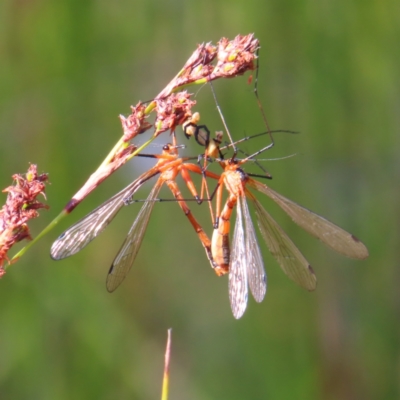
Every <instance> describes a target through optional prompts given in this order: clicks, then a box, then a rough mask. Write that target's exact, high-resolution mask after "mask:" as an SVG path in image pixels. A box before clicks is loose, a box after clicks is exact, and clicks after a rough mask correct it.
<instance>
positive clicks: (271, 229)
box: [249, 193, 317, 290]
mask: <svg viewBox="0 0 400 400" xmlns="http://www.w3.org/2000/svg"><path fill="white" fill-rule="evenodd" d="M249 197H250V198H251V199H252V200H253V203H254V207H255V211H256V215H257V219H258V226H259V228H260V231H261V234H262V236H263V238H264V240H265V243H266V244H267V246H268V248H269V251H270V252H271V254H272V255H273V256H274V257H275V258H276V260H277V261H278V263H279V265H280V266H281V268H282V270H283V272H284V273H285V274H286V275H287V276H288V277H289V278H290V279H292V280H293V281H295V282H296V283H297V284H299V285H300V286H302V287H304V288H305V289H307V290H314V289H315V287H316V284H317V278H316V276H315V274H314V271H313V270H312V268H311V266H310V265H309V263H308V261H307V260H306V259H305V258H304V256H303V255H302V254H301V252H300V250H299V249H298V248H297V247H296V245H295V244H294V243H293V242H292V241H291V240H290V238H289V237H288V236H287V235H286V233H285V232H284V231H283V229H282V228H281V227H280V226H279V225H278V223H277V222H276V221H275V220H274V219H273V218H272V217H271V215H270V214H269V213H268V212H267V211H266V210H265V209H264V208H263V206H262V205H261V204H260V202H259V201H257V199H255V198H254V196H252V195H251V193H250V194H249Z"/></svg>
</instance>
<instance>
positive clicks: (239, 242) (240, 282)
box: [229, 201, 248, 319]
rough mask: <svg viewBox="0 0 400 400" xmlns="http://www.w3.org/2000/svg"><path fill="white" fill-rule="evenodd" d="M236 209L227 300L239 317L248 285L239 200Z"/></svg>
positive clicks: (243, 307)
mask: <svg viewBox="0 0 400 400" xmlns="http://www.w3.org/2000/svg"><path fill="white" fill-rule="evenodd" d="M236 209H237V215H236V224H235V231H234V233H233V242H232V252H231V261H230V265H229V301H230V303H231V308H232V313H233V316H234V317H235V318H237V319H239V318H240V317H241V316H242V315H243V313H244V312H245V310H246V306H247V297H248V287H247V271H246V246H245V241H244V230H243V218H242V208H241V204H240V201H238V202H237V207H236Z"/></svg>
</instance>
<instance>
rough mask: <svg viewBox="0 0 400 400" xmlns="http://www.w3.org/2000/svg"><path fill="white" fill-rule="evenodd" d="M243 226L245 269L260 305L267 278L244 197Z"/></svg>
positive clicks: (265, 290)
mask: <svg viewBox="0 0 400 400" xmlns="http://www.w3.org/2000/svg"><path fill="white" fill-rule="evenodd" d="M239 201H240V202H241V205H242V211H243V219H244V226H245V243H246V258H245V260H246V267H247V276H248V281H249V286H250V290H251V293H252V294H253V297H254V299H255V301H257V302H258V303H260V302H261V301H262V300H263V299H264V296H265V293H266V292H267V276H266V274H265V270H264V262H263V259H262V256H261V252H260V247H259V246H258V242H257V237H256V233H255V231H254V225H253V222H252V220H251V216H250V212H249V208H248V206H247V201H246V197H245V196H240V197H239Z"/></svg>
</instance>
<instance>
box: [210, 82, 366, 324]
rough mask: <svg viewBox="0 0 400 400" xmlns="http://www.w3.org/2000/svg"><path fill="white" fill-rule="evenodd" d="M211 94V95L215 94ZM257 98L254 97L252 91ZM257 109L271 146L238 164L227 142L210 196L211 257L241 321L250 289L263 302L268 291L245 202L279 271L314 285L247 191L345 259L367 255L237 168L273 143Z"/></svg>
mask: <svg viewBox="0 0 400 400" xmlns="http://www.w3.org/2000/svg"><path fill="white" fill-rule="evenodd" d="M211 86H212V85H211ZM213 94H214V97H215V93H214V90H213ZM256 96H257V99H258V95H257V93H256ZM215 100H216V99H215ZM216 104H217V109H218V111H219V113H220V116H221V118H222V121H223V123H224V126H225V129H226V130H227V131H228V128H227V126H226V123H225V120H224V117H223V115H222V112H221V110H220V108H219V105H218V103H216ZM259 106H260V109H261V111H262V114H263V118H264V120H265V123H266V125H267V129H268V132H267V133H268V134H269V136H270V138H271V143H270V144H269V145H267V146H265V147H264V148H262V149H261V150H259V151H257V152H256V153H254V154H252V155H250V156H248V157H246V158H244V159H242V160H238V159H237V158H236V154H237V149H236V144H237V143H231V146H233V147H234V154H233V156H232V158H230V159H228V160H219V163H220V165H221V167H222V168H223V172H222V174H221V176H220V179H219V181H218V186H217V188H216V192H214V194H215V195H216V212H215V226H214V232H213V235H212V239H211V253H212V257H213V260H214V263H215V264H217V265H218V266H219V267H220V269H219V270H220V271H229V300H230V305H231V309H232V312H233V315H234V317H235V318H240V317H241V316H242V315H243V313H244V312H245V310H246V306H247V299H248V289H249V288H250V291H251V293H252V295H253V297H254V299H255V300H256V301H257V302H261V301H262V300H263V298H264V296H265V293H266V291H267V277H266V273H265V269H264V263H263V259H262V256H261V252H260V249H259V245H258V242H257V237H256V233H255V229H254V225H253V222H252V219H251V216H250V211H249V208H248V205H247V199H249V200H250V201H251V202H252V203H253V205H254V209H255V214H256V217H257V224H258V226H259V229H260V232H261V235H262V237H263V239H264V241H265V243H266V244H267V246H268V248H269V250H270V252H271V254H272V255H273V256H274V257H275V259H276V260H277V261H278V263H279V265H280V266H281V268H282V270H283V271H284V273H285V274H286V275H287V276H288V277H289V278H290V279H292V280H293V281H295V282H296V283H297V284H299V285H300V286H302V287H304V288H305V289H307V290H310V291H311V290H314V289H315V288H316V282H317V279H316V276H315V274H314V271H313V269H312V268H311V266H310V264H309V263H308V261H307V260H306V259H305V257H304V256H303V255H302V253H301V252H300V250H299V249H298V248H297V247H296V245H295V244H294V243H293V242H292V240H291V239H290V238H289V237H288V236H287V235H286V233H285V232H284V231H283V229H282V228H281V227H280V226H279V225H278V223H277V222H276V221H275V220H274V219H273V218H272V216H271V215H270V214H269V213H268V212H267V211H266V210H265V208H264V207H263V206H262V205H261V203H260V202H259V201H258V200H257V199H256V197H255V196H254V194H253V193H252V192H251V191H250V190H249V188H252V189H255V190H257V191H259V192H261V193H264V194H266V195H267V196H268V197H269V198H270V199H272V200H273V201H274V202H275V203H276V204H277V205H278V206H279V207H280V208H282V209H283V210H284V211H285V212H286V214H288V215H289V216H290V217H291V218H292V220H293V221H294V222H295V223H296V224H297V225H299V226H300V227H301V228H303V229H304V230H305V231H307V232H308V233H309V234H311V235H312V236H314V237H316V238H318V239H319V240H321V241H322V242H324V243H325V244H326V245H328V246H329V247H330V248H331V249H333V250H335V251H336V252H338V253H340V254H342V255H344V256H346V257H350V258H354V259H360V260H362V259H365V258H367V257H368V250H367V248H366V247H365V245H364V244H363V243H362V242H360V241H359V240H358V239H357V238H356V237H355V236H353V235H352V234H350V233H348V232H346V231H345V230H343V229H341V228H339V227H338V226H337V225H335V224H333V223H332V222H330V221H328V220H326V219H325V218H323V217H321V216H319V215H318V214H315V213H314V212H312V211H310V210H308V209H306V208H304V207H302V206H300V205H298V204H297V203H295V202H293V201H291V200H289V199H287V198H286V197H284V196H282V195H280V194H278V193H277V192H275V191H274V190H273V189H271V188H270V187H269V186H267V185H265V184H263V183H261V182H259V181H257V180H255V179H253V178H252V177H251V175H250V174H247V173H246V172H245V171H244V170H243V169H242V168H241V167H242V166H243V165H244V164H245V163H246V162H248V161H250V160H254V159H255V157H257V155H259V154H261V153H262V152H264V151H266V150H268V149H270V148H271V147H272V146H273V145H274V141H273V137H272V131H271V130H270V129H269V127H268V124H267V121H266V117H265V115H264V112H263V110H262V107H261V104H260V102H259ZM229 137H230V135H229ZM246 140H247V138H246ZM266 177H268V176H266ZM224 187H225V188H226V191H227V192H228V199H227V200H226V202H225V203H224V206H223V208H222V191H223V188H224ZM214 194H213V196H214ZM235 206H236V214H237V215H236V222H235V229H234V233H233V240H232V246H230V245H229V241H230V240H229V234H230V220H231V215H232V210H233V208H234V207H235Z"/></svg>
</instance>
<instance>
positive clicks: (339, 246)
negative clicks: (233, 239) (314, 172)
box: [248, 179, 368, 260]
mask: <svg viewBox="0 0 400 400" xmlns="http://www.w3.org/2000/svg"><path fill="white" fill-rule="evenodd" d="M248 184H249V185H250V186H252V187H254V188H255V189H257V190H259V191H260V192H262V193H264V194H266V195H267V196H268V197H270V198H271V199H272V200H274V201H275V202H276V203H277V204H278V206H279V207H281V208H282V209H283V210H284V211H285V212H286V213H287V214H288V215H289V216H290V217H291V218H292V220H293V221H294V222H295V223H296V224H297V225H299V226H300V227H301V228H303V229H304V230H305V231H307V232H308V233H309V234H311V235H312V236H315V237H316V238H318V239H319V240H321V241H322V242H324V243H325V244H326V245H328V246H329V247H330V248H331V249H333V250H335V251H337V252H338V253H340V254H343V255H344V256H347V257H350V258H357V259H361V260H362V259H364V258H367V257H368V250H367V248H366V247H365V246H364V244H363V243H362V242H360V241H359V240H358V239H357V238H356V237H355V236H353V235H352V234H350V233H349V232H346V231H345V230H343V229H342V228H339V227H338V226H337V225H335V224H333V223H332V222H330V221H328V220H327V219H325V218H323V217H321V216H320V215H318V214H315V213H313V212H312V211H310V210H308V209H306V208H304V207H302V206H300V205H298V204H297V203H295V202H294V201H291V200H289V199H287V198H286V197H284V196H282V195H280V194H278V193H277V192H275V191H274V190H272V189H271V188H269V187H268V186H266V185H263V184H262V183H260V182H258V181H256V180H254V179H250V180H249V182H248Z"/></svg>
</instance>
